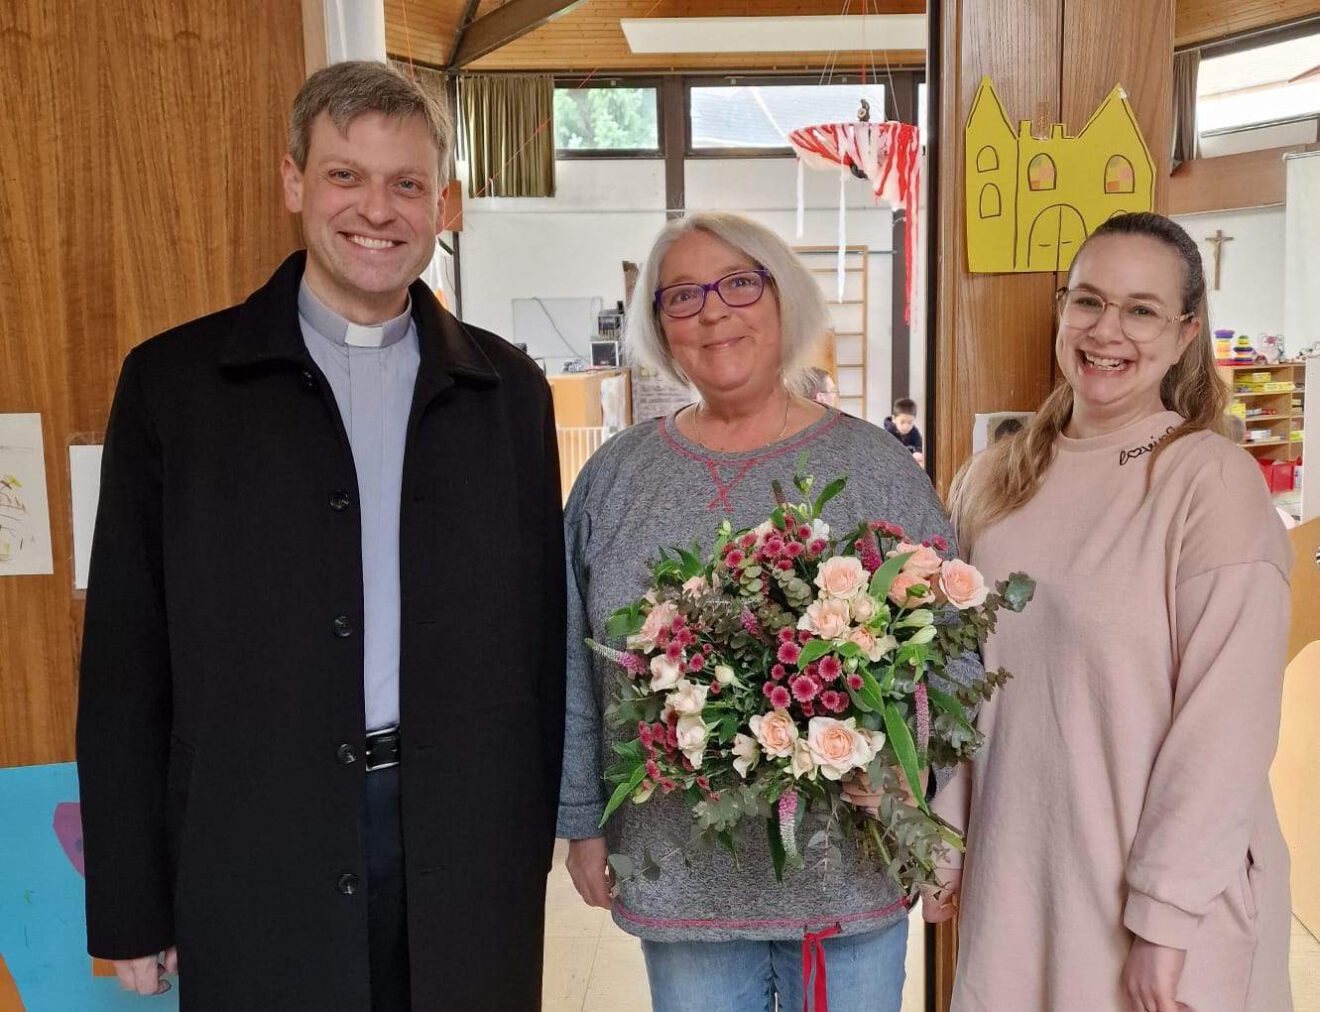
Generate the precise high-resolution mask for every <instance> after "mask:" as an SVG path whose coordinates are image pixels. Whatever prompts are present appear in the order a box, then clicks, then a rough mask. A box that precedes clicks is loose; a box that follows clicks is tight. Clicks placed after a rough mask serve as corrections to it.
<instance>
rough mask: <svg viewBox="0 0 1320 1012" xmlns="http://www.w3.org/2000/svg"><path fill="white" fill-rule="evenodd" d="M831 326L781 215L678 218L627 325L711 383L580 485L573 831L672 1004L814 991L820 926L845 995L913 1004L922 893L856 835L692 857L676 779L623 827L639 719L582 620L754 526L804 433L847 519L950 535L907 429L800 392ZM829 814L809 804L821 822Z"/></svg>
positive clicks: (836, 991)
mask: <svg viewBox="0 0 1320 1012" xmlns="http://www.w3.org/2000/svg"><path fill="white" fill-rule="evenodd" d="M828 325H829V317H828V312H827V309H826V306H825V302H824V299H823V297H822V295H821V292H820V288H819V286H818V285H817V284H816V282H815V280H814V279H813V278H812V276H811V274H810V272H809V271H808V270H807V269H806V268H805V267H804V266H803V265H802V263H801V262H800V261H799V260H798V258H797V257H796V255H795V254H794V253H793V251H792V249H791V248H789V246H788V245H787V244H785V243H784V242H783V240H781V239H780V238H779V237H778V236H777V235H775V234H774V233H773V232H771V231H770V230H768V229H766V228H765V227H763V226H761V225H758V224H756V223H755V222H753V221H750V220H748V219H746V218H742V217H739V216H737V215H732V214H695V215H690V216H688V217H686V218H683V219H681V220H678V221H675V222H673V223H671V224H670V225H669V226H667V227H666V228H665V229H664V231H662V232H661V233H660V235H659V237H658V238H657V239H656V241H655V244H654V246H653V248H652V250H651V253H650V255H649V256H648V257H647V259H646V264H645V268H644V270H643V272H642V275H641V278H640V279H639V282H638V286H637V289H636V295H635V296H634V304H633V307H632V310H631V312H630V314H629V317H628V322H627V329H626V338H625V341H626V346H627V350H628V353H629V355H630V357H631V358H632V359H633V360H634V361H637V362H640V363H644V364H646V365H649V366H651V367H653V368H655V369H657V370H659V371H660V372H662V373H664V374H665V375H667V376H669V377H671V378H673V379H675V380H677V381H678V382H681V383H684V384H687V385H690V386H691V387H692V388H693V389H694V392H695V393H696V395H697V397H698V399H697V401H696V402H695V403H694V404H692V405H690V406H688V407H685V408H683V409H682V410H680V411H678V412H676V413H675V414H673V415H671V416H669V417H666V418H660V419H656V420H653V421H648V422H643V423H642V424H639V425H636V426H634V427H632V428H630V429H628V430H626V431H624V432H623V433H621V434H619V435H617V436H615V437H613V438H612V439H610V440H609V441H608V442H607V443H606V444H605V445H604V446H603V447H602V448H601V449H600V450H599V451H598V452H597V453H596V454H595V455H594V456H593V457H592V458H591V460H590V461H588V463H587V466H586V467H585V468H584V470H583V471H582V473H581V474H580V475H579V477H578V479H577V482H576V484H575V485H574V487H573V492H572V495H571V496H570V498H569V502H568V507H567V510H566V518H565V520H566V529H567V540H568V561H569V566H570V574H569V581H568V582H569V608H568V610H569V620H568V621H569V627H568V640H569V648H568V649H569V655H568V710H567V719H568V726H567V730H566V734H565V750H564V774H563V784H562V789H561V796H560V808H559V828H558V835H559V836H561V837H564V838H566V839H568V840H570V841H571V843H570V845H569V858H568V868H569V872H570V874H571V875H572V877H573V883H574V885H575V886H576V887H577V889H578V892H579V893H581V895H582V897H583V899H584V900H585V901H586V902H587V903H589V904H591V905H593V906H600V907H605V908H608V909H611V910H612V912H613V915H614V920H615V921H616V923H618V924H619V926H620V927H622V928H623V929H624V930H625V931H627V932H629V933H630V934H633V935H636V936H638V937H640V938H641V939H642V947H643V951H644V953H645V956H646V966H647V974H648V976H649V978H650V985H651V996H652V1003H653V1007H654V1010H655V1012H744V1010H746V1012H750V1010H757V1012H760V1010H768V1009H769V1008H771V1002H772V998H773V996H774V995H776V994H777V995H778V997H779V1004H780V1007H781V1008H785V1009H788V1008H794V1009H795V1008H799V1007H803V991H804V988H803V982H802V979H801V972H802V970H801V968H802V952H803V948H804V946H806V945H816V944H821V940H823V946H824V951H825V954H826V959H827V964H828V967H829V977H828V981H829V992H830V1006H831V1008H832V1010H833V1012H852V1010H858V1012H860V1010H862V1009H865V1010H867V1012H898V1008H899V1005H900V1002H901V992H902V984H903V961H904V953H905V949H906V943H907V925H906V920H907V918H906V914H907V903H906V900H905V897H904V896H902V895H901V894H900V893H899V892H898V890H897V889H896V888H895V886H894V884H893V882H892V881H891V880H890V879H889V878H888V876H887V875H886V874H885V872H884V871H882V870H879V869H877V868H876V867H874V865H873V864H871V863H870V862H868V861H866V860H865V859H864V858H863V857H862V856H861V855H860V854H859V853H857V852H853V851H849V850H845V852H844V856H843V862H842V864H841V865H837V866H834V867H830V868H828V869H825V870H821V869H811V870H808V871H805V872H799V873H796V874H790V875H789V876H788V877H786V879H785V881H784V882H783V883H782V884H780V883H777V882H776V881H775V877H774V873H773V865H772V861H771V858H770V854H769V848H768V844H767V841H766V839H765V838H764V836H763V835H761V834H749V838H748V839H747V840H746V841H745V842H744V846H743V848H742V852H741V854H740V859H739V860H738V861H736V862H735V860H734V858H733V856H732V855H731V854H729V853H728V852H727V851H724V850H719V851H715V850H705V851H701V852H697V853H689V854H686V855H685V857H686V860H678V859H677V853H676V851H677V850H678V849H680V848H681V847H682V844H683V842H684V841H687V840H688V839H689V838H690V837H691V836H692V833H693V828H694V827H693V822H692V818H691V816H690V815H689V814H688V811H687V809H686V806H685V805H684V804H683V801H682V799H681V798H680V797H678V796H670V797H655V798H652V800H651V801H650V802H649V803H648V804H646V805H643V806H634V805H624V806H623V807H622V808H620V809H619V810H618V811H617V812H616V813H615V814H614V815H613V816H612V817H611V819H610V820H609V822H608V823H607V825H606V826H605V831H604V832H605V835H604V836H602V831H601V829H600V828H599V826H600V820H601V815H602V813H603V812H604V809H605V801H606V795H605V782H604V780H603V778H602V771H603V769H604V768H605V767H606V766H607V765H610V764H611V763H612V762H613V760H614V756H613V745H614V743H615V742H616V741H619V740H621V736H620V735H619V734H618V733H616V730H615V729H614V728H611V727H609V726H608V725H607V722H606V720H605V719H604V714H605V710H606V707H607V706H608V705H609V704H610V702H611V694H612V687H613V685H614V684H615V681H614V675H613V673H612V671H611V670H610V669H609V666H608V665H607V664H606V663H605V662H603V661H601V660H599V659H598V658H596V657H595V656H594V655H593V654H592V653H591V652H590V651H589V650H588V649H587V647H586V646H585V644H584V641H585V639H586V638H587V637H592V638H595V639H597V640H601V641H608V636H607V634H606V631H605V628H606V619H607V618H608V616H609V615H610V614H611V613H612V612H614V611H615V610H616V609H618V608H619V607H621V606H623V605H625V604H627V603H629V602H631V601H634V600H636V599H638V598H639V597H641V595H642V594H643V592H644V591H645V589H646V587H647V583H648V578H649V574H648V569H647V564H646V563H647V559H648V557H649V556H652V555H653V554H654V553H655V552H656V551H657V549H659V548H661V547H666V546H670V545H679V544H683V545H686V544H691V543H692V541H693V540H694V539H698V540H700V539H702V538H707V539H709V538H711V537H713V534H714V531H715V528H716V526H717V525H718V524H719V522H720V521H722V520H724V519H726V518H727V519H728V520H729V521H730V522H731V523H732V524H733V526H734V528H735V529H738V528H742V527H750V526H753V525H755V524H757V523H758V522H760V521H761V520H763V519H764V518H765V517H766V516H767V515H769V513H770V511H771V510H772V509H773V508H774V494H773V491H772V483H773V482H775V481H776V480H777V481H779V482H781V483H782V484H783V485H784V487H789V484H790V482H791V480H792V478H793V474H794V470H795V467H796V464H797V460H798V458H799V456H800V455H801V454H803V453H805V454H807V455H808V464H807V469H808V470H809V471H810V472H811V473H813V474H814V475H815V476H816V477H817V478H818V479H820V480H821V481H826V480H830V479H833V478H834V477H836V476H841V475H846V476H847V477H848V479H849V481H848V485H847V488H846V489H845V490H844V492H843V494H841V495H840V496H839V497H838V498H836V499H834V500H833V501H832V502H831V503H830V504H829V505H828V506H827V507H826V510H825V517H824V519H825V520H826V521H827V522H830V523H832V524H833V525H834V526H835V527H836V528H839V529H840V530H842V529H843V528H846V527H850V526H852V524H854V523H855V522H856V521H858V520H861V519H862V518H867V519H875V520H881V519H883V520H889V521H891V522H893V523H897V524H900V525H902V526H903V527H904V528H905V529H906V530H907V531H908V532H909V537H911V538H913V539H915V540H917V541H920V540H922V539H929V538H933V537H935V536H937V535H938V536H940V537H943V538H946V539H949V540H952V531H951V530H950V527H949V523H948V521H947V519H946V517H945V515H944V513H943V511H942V510H941V508H940V505H939V502H938V500H937V499H936V497H935V492H934V490H933V489H932V488H931V484H930V481H929V480H928V479H927V477H926V475H925V474H924V473H923V472H922V471H921V470H920V469H919V468H918V467H917V466H916V465H915V464H913V462H912V458H911V455H910V454H909V453H907V452H906V450H904V448H903V447H902V446H901V445H899V443H898V442H897V441H896V440H894V439H893V438H892V437H890V436H889V435H888V434H887V433H885V432H884V431H883V430H881V429H879V428H877V427H876V426H874V425H871V424H869V423H867V422H864V421H861V420H859V419H856V418H852V417H850V416H848V415H844V414H841V413H840V412H839V411H837V410H835V409H833V408H830V407H826V406H825V405H822V404H818V403H815V402H813V401H810V400H808V399H806V398H804V397H802V396H799V394H798V393H797V392H796V391H797V390H799V389H801V383H802V379H803V374H804V373H805V370H806V360H807V357H808V355H809V353H810V350H811V347H812V345H813V344H814V343H815V342H816V341H817V340H819V339H820V338H821V336H822V335H823V334H824V332H825V330H826V328H827V327H828ZM703 547H704V548H705V549H706V550H709V549H710V547H711V546H710V545H709V544H706V545H704V546H703ZM969 673H970V672H969ZM813 822H819V823H820V825H814V824H813ZM823 824H824V823H823V820H821V819H813V816H812V815H810V814H809V815H808V816H807V824H806V825H805V826H804V827H803V830H802V832H803V834H804V835H803V837H802V838H803V839H810V838H811V835H812V834H813V833H814V832H815V831H816V830H817V829H818V828H821V826H823ZM610 852H617V853H624V854H631V855H642V854H644V853H650V854H651V855H653V856H654V857H656V858H657V859H659V860H661V861H662V864H663V870H662V873H661V874H660V876H659V877H658V878H656V879H655V880H653V881H652V880H648V879H645V878H637V879H630V880H627V881H621V882H618V883H612V882H611V880H610V873H609V870H608V866H607V857H608V854H609V853H610ZM665 855H669V860H667V861H665V860H664V857H665ZM616 885H617V889H614V888H613V887H614V886H616ZM822 1012H823V1010H822Z"/></svg>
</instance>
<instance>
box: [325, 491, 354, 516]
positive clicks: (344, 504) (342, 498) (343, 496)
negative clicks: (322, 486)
mask: <svg viewBox="0 0 1320 1012" xmlns="http://www.w3.org/2000/svg"><path fill="white" fill-rule="evenodd" d="M352 501H353V500H352V499H351V498H350V497H349V494H348V493H347V492H345V491H344V490H343V489H339V490H337V491H334V492H331V493H330V508H331V509H332V510H334V511H335V512H336V513H342V512H344V510H346V509H348V507H349V504H350V503H351V502H352Z"/></svg>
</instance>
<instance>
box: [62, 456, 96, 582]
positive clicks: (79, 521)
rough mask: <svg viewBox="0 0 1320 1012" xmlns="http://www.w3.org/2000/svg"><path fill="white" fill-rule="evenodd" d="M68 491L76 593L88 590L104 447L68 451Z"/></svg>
mask: <svg viewBox="0 0 1320 1012" xmlns="http://www.w3.org/2000/svg"><path fill="white" fill-rule="evenodd" d="M69 488H70V491H71V492H72V495H73V589H74V590H86V589H87V566H88V563H90V562H91V557H92V532H93V531H94V530H95V529H96V504H97V502H98V501H99V500H100V497H101V447H99V446H70V447H69Z"/></svg>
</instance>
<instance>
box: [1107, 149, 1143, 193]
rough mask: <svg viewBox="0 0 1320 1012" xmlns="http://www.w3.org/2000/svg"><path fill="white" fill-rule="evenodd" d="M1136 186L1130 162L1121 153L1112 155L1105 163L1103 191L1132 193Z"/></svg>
mask: <svg viewBox="0 0 1320 1012" xmlns="http://www.w3.org/2000/svg"><path fill="white" fill-rule="evenodd" d="M1136 188H1137V179H1136V176H1135V175H1134V174H1133V172H1132V163H1131V162H1129V161H1128V160H1127V159H1126V158H1124V157H1123V156H1122V155H1114V156H1113V157H1112V158H1110V159H1109V161H1108V162H1106V163H1105V193H1132V192H1134V191H1135V190H1136Z"/></svg>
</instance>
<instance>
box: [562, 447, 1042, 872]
mask: <svg viewBox="0 0 1320 1012" xmlns="http://www.w3.org/2000/svg"><path fill="white" fill-rule="evenodd" d="M798 472H799V473H798V475H797V477H796V478H795V479H794V483H795V485H796V486H797V489H798V491H799V492H800V493H801V495H802V497H803V499H804V501H803V502H801V503H789V502H787V501H785V499H786V497H785V495H784V494H783V490H782V488H780V487H779V486H778V485H776V487H775V495H776V497H777V498H778V499H779V501H780V504H779V506H778V508H776V509H775V510H774V512H773V513H771V515H770V517H769V518H768V519H767V520H766V521H765V522H764V523H762V524H761V525H760V526H758V527H756V528H755V529H751V530H740V531H734V530H733V529H732V528H731V525H730V524H729V522H728V521H727V520H726V521H725V522H724V524H723V525H722V526H721V527H720V529H719V531H718V533H717V537H716V540H715V543H714V548H713V551H712V552H711V554H710V555H709V557H706V556H703V555H702V553H701V551H700V548H699V546H698V545H697V544H695V543H694V544H693V546H692V549H691V550H688V549H683V548H678V549H672V550H669V551H665V550H663V549H662V550H661V551H660V554H659V559H658V561H656V562H655V563H654V564H653V565H652V567H651V572H652V581H651V585H650V588H649V589H648V591H647V592H646V595H645V596H644V597H643V598H642V599H641V600H639V601H637V602H635V603H633V604H630V605H628V606H627V607H625V608H622V609H620V610H619V611H617V612H616V613H615V614H614V615H612V616H611V617H610V619H609V622H608V626H607V633H608V635H609V637H610V638H611V639H615V640H623V641H624V643H625V644H626V649H616V648H613V647H610V646H607V645H603V644H600V643H597V642H595V641H591V640H588V644H589V645H590V646H591V648H592V649H594V650H595V651H597V652H598V653H600V654H601V655H603V656H605V657H607V658H609V659H610V660H611V661H613V662H615V663H617V664H618V665H619V667H620V677H619V685H618V693H617V697H616V699H615V700H614V702H613V703H612V704H611V706H610V708H609V710H608V713H607V716H608V719H609V720H610V721H612V722H613V723H614V724H616V725H617V726H620V727H622V728H625V729H628V730H635V732H636V734H635V737H632V738H631V739H630V740H627V741H623V742H621V743H619V744H616V745H615V746H614V751H615V752H616V753H617V756H618V760H617V762H616V763H615V764H614V765H613V766H612V767H611V768H610V769H609V770H607V772H606V778H607V780H608V781H609V782H610V783H612V784H614V785H615V786H614V790H613V794H612V796H611V797H610V799H609V802H608V804H607V805H606V808H605V814H604V816H603V817H602V819H601V825H604V824H605V822H606V820H608V819H609V818H610V816H611V815H612V814H613V813H614V812H615V811H616V810H617V809H618V808H619V806H620V805H623V804H625V803H627V802H629V801H631V803H633V804H644V803H645V802H646V801H647V800H648V799H650V798H651V797H652V796H653V794H654V792H656V791H660V792H662V793H665V794H668V793H672V792H674V791H679V792H681V793H682V796H683V798H684V799H685V801H686V804H687V806H688V808H689V810H690V811H691V813H692V816H693V819H694V820H695V825H696V832H695V835H694V840H695V841H697V842H698V843H700V844H706V845H709V844H711V843H716V842H717V843H720V844H723V845H724V846H726V847H728V848H729V849H730V850H731V851H733V852H734V854H735V856H736V855H737V853H738V850H739V844H740V840H741V839H742V834H743V833H744V832H745V831H746V828H747V826H748V824H755V823H760V824H764V825H765V826H766V829H767V831H768V838H769V844H770V852H771V856H772V858H773V861H774V866H775V874H776V876H777V877H779V878H780V879H781V880H782V876H783V873H784V869H785V867H786V866H788V867H795V868H803V867H805V866H806V855H804V853H803V850H804V849H805V850H806V851H808V852H810V853H811V856H812V857H813V859H815V858H816V855H817V854H818V855H819V858H818V860H816V861H815V863H818V864H820V865H823V866H826V867H828V866H829V864H830V863H838V862H839V861H840V860H841V851H840V849H839V848H840V845H841V843H842V841H843V837H844V834H848V835H850V836H851V837H852V838H853V839H854V840H855V841H856V844H857V846H859V847H860V848H861V849H862V851H863V852H864V853H865V854H866V855H867V856H868V857H870V858H873V859H874V860H875V861H876V862H877V863H879V864H880V865H881V866H882V867H884V868H885V869H886V870H887V871H888V872H889V874H890V875H891V876H892V877H893V878H894V880H895V881H896V882H897V883H898V884H899V886H900V887H901V888H902V889H903V890H904V891H905V892H911V891H913V890H915V889H916V888H917V887H918V886H920V885H922V884H927V883H929V884H934V883H935V869H936V865H937V863H938V859H939V857H940V856H941V855H942V854H943V853H944V851H945V849H946V848H949V847H952V848H956V849H961V847H962V840H961V838H960V836H959V834H958V833H957V832H956V831H955V830H954V829H953V828H952V827H951V826H949V825H948V824H947V823H945V822H943V821H942V820H940V819H939V818H938V816H936V815H935V814H933V813H932V812H931V811H930V809H929V808H928V807H927V804H926V800H925V791H924V789H923V786H922V780H921V775H922V771H923V769H925V768H926V767H928V766H931V765H935V766H953V765H956V764H957V763H959V762H961V761H963V760H966V759H968V758H970V757H971V755H972V754H973V753H974V752H975V751H976V750H977V748H978V747H979V746H980V744H981V740H982V738H981V736H980V734H979V733H978V732H977V731H976V729H975V728H974V727H973V726H972V724H971V721H970V720H969V718H968V713H969V711H970V710H971V709H972V708H973V707H975V705H976V704H977V703H978V702H979V701H981V700H983V699H989V698H990V696H991V694H992V693H993V691H994V690H995V689H996V688H998V687H999V686H1001V685H1002V684H1003V683H1004V681H1005V680H1007V679H1008V678H1009V677H1010V676H1009V673H1008V672H1007V671H1003V670H1000V671H993V672H987V673H986V674H985V675H984V677H982V678H979V679H977V680H975V681H973V682H971V683H970V684H968V683H959V682H957V681H956V680H954V679H951V678H948V677H947V676H946V669H947V668H948V666H949V665H950V664H951V663H952V662H954V661H955V660H956V659H957V658H959V657H961V656H962V655H963V654H964V653H966V652H968V651H974V650H976V649H978V648H979V646H980V645H981V644H983V643H984V642H985V640H986V638H987V637H988V636H989V635H990V633H991V632H993V630H994V628H995V619H996V613H997V612H998V611H999V609H1001V608H1008V609H1009V610H1011V611H1021V610H1022V609H1023V608H1024V607H1025V606H1026V605H1027V603H1028V602H1029V601H1030V599H1031V596H1032V594H1033V592H1034V589H1035V584H1034V583H1033V581H1032V580H1031V579H1030V578H1029V577H1027V576H1025V575H1022V574H1014V575H1013V576H1011V577H1010V578H1009V579H1008V580H1006V581H1004V582H1002V583H1000V584H999V585H998V586H996V587H994V588H993V589H992V588H990V587H987V586H986V584H985V581H984V579H983V578H982V576H981V574H980V573H979V572H977V570H976V569H975V568H973V567H972V566H970V565H968V564H967V563H966V562H963V561H961V560H959V559H946V558H944V557H943V555H942V554H941V553H946V552H947V551H948V548H949V546H948V544H947V543H946V542H945V541H944V539H942V538H932V539H931V540H930V541H929V542H926V543H922V544H913V543H910V542H908V541H907V540H906V535H905V534H904V532H903V530H902V529H901V528H899V527H897V526H896V525H894V524H891V523H888V522H886V521H883V520H869V521H862V522H860V523H858V525H857V526H856V527H855V528H854V529H853V530H851V531H850V532H848V533H847V534H846V535H845V536H844V537H842V538H838V539H836V538H834V537H833V536H832V534H831V531H830V528H829V526H828V525H827V524H826V523H825V522H824V521H823V520H822V519H821V510H822V509H823V507H824V506H825V504H826V503H828V502H829V501H830V500H831V499H833V498H834V497H835V496H837V495H838V494H839V493H840V492H841V491H842V490H843V488H844V486H845V482H846V479H843V478H840V479H837V480H835V481H833V482H830V483H829V484H828V485H826V486H825V488H824V489H822V490H820V491H819V493H818V494H816V495H815V497H814V499H813V486H814V484H815V483H814V481H813V479H812V478H810V477H808V476H805V475H804V474H802V473H801V472H802V468H801V466H799V468H798ZM625 733H627V732H625ZM849 780H854V781H857V782H858V783H859V784H860V785H862V786H863V788H864V789H866V790H868V791H869V792H878V793H879V794H880V795H881V799H880V803H879V805H878V807H877V808H876V809H874V810H870V811H863V810H861V809H859V808H857V807H855V806H853V805H851V804H847V803H845V802H844V800H843V798H842V797H841V795H842V784H843V783H844V782H845V781H849ZM807 809H813V810H819V811H821V812H824V813H826V814H827V816H828V818H826V819H825V828H824V829H821V830H818V831H817V832H815V833H814V834H813V835H812V837H811V839H810V840H809V841H808V842H807V844H806V846H805V848H799V846H798V839H797V835H798V829H799V827H800V826H801V823H802V818H803V814H804V811H805V810H807ZM610 863H611V865H612V867H613V869H614V872H615V875H616V878H617V879H627V878H630V877H632V876H633V875H636V874H642V875H645V876H646V877H648V878H655V877H657V876H658V875H659V874H660V872H661V869H660V863H659V862H658V861H657V860H656V859H655V858H654V857H653V856H652V855H651V854H650V853H647V854H646V855H644V856H643V857H642V858H641V859H640V860H639V859H638V858H637V857H634V856H629V855H612V856H611V858H610Z"/></svg>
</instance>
